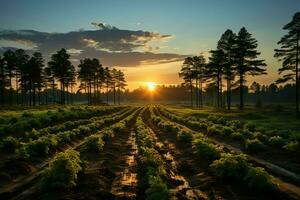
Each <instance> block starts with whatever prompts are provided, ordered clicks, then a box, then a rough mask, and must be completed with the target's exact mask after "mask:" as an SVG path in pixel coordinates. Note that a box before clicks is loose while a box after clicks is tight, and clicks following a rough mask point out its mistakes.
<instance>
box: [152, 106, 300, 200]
mask: <svg viewBox="0 0 300 200" xmlns="http://www.w3.org/2000/svg"><path fill="white" fill-rule="evenodd" d="M155 113H156V114H157V115H159V116H160V117H163V118H164V119H166V120H170V121H172V120H171V119H169V118H167V117H166V116H165V115H163V114H162V113H161V112H159V111H158V110H157V109H155ZM172 122H173V123H176V124H178V125H179V126H182V127H184V128H186V129H188V130H191V131H194V130H192V129H190V128H189V127H187V126H185V125H183V124H181V123H178V122H174V121H172ZM210 139H211V140H212V142H213V143H215V144H219V145H221V146H224V147H225V148H227V149H228V150H230V151H234V152H237V153H244V152H243V151H242V150H240V149H239V148H236V147H233V146H231V145H230V144H227V143H224V142H221V141H218V140H216V139H214V138H211V137H210ZM247 156H248V159H249V161H251V162H252V163H253V164H255V165H259V166H262V167H264V168H266V170H267V171H268V172H269V173H272V174H273V176H275V177H274V178H275V181H276V182H277V183H278V184H279V189H280V190H281V191H282V192H284V193H286V194H288V195H290V196H291V197H292V198H295V199H300V188H299V187H298V186H297V185H294V184H293V183H290V182H286V181H285V180H286V178H289V179H292V180H293V181H298V178H299V177H298V176H297V175H296V174H294V173H293V172H290V171H288V170H285V169H283V168H281V167H279V166H277V165H274V164H272V163H269V162H267V161H264V160H262V159H259V158H256V157H254V156H251V155H248V154H247ZM276 175H277V176H276ZM278 175H279V176H280V177H278ZM281 177H284V180H283V179H282V178H281Z"/></svg>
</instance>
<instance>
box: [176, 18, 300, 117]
mask: <svg viewBox="0 0 300 200" xmlns="http://www.w3.org/2000/svg"><path fill="white" fill-rule="evenodd" d="M283 29H284V30H287V31H288V33H287V34H286V35H284V36H283V37H282V38H281V40H280V41H279V42H278V44H279V45H281V48H280V49H275V55H274V57H276V58H278V60H279V61H281V62H282V67H281V68H280V69H279V70H278V72H279V74H280V75H281V77H280V78H279V79H278V80H277V81H276V84H282V83H292V84H295V87H294V88H295V90H294V96H295V98H293V99H295V101H296V111H297V116H298V117H299V103H298V102H299V100H298V99H299V72H298V64H299V40H300V13H296V14H295V15H294V17H293V19H292V21H291V22H290V23H288V24H287V25H285V26H284V27H283ZM257 47H258V44H257V40H256V39H255V38H254V37H253V36H252V34H250V33H249V32H248V31H247V30H246V28H245V27H243V28H241V29H240V31H239V32H238V33H237V34H236V33H234V32H233V31H232V30H229V29H228V30H226V31H225V32H224V33H223V34H222V36H221V38H220V40H219V41H218V43H217V48H216V49H215V50H211V51H210V57H209V59H208V61H206V60H205V58H204V56H203V55H200V56H194V57H187V58H186V59H185V60H184V63H183V66H182V68H181V71H180V73H179V76H180V77H182V78H183V80H184V85H185V86H186V87H187V88H189V92H190V102H191V106H197V107H201V106H202V105H203V93H204V91H205V90H209V89H210V88H216V94H217V107H224V106H226V108H227V109H228V110H230V109H231V104H232V92H233V91H237V90H238V93H239V108H240V109H241V110H243V109H244V97H245V92H246V91H245V90H246V88H247V87H245V84H246V78H247V76H257V75H262V74H266V64H265V61H264V60H263V59H259V55H260V52H259V51H258V50H257ZM223 90H224V91H223ZM224 92H225V94H224ZM224 95H225V97H224ZM194 96H195V98H194Z"/></svg>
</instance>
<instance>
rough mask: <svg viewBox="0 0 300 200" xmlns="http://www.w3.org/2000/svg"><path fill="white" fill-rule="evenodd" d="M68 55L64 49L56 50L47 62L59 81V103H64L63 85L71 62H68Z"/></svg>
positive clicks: (68, 73)
mask: <svg viewBox="0 0 300 200" xmlns="http://www.w3.org/2000/svg"><path fill="white" fill-rule="evenodd" d="M69 59H70V55H69V54H68V53H67V51H66V50H65V49H61V50H59V51H57V52H56V53H55V54H53V55H52V56H51V60H50V61H49V62H48V65H49V67H51V70H52V71H53V75H54V77H55V78H56V79H58V81H59V82H60V90H61V100H60V103H61V104H65V87H66V82H67V79H68V76H69V75H70V71H71V70H72V64H71V62H70V60H69Z"/></svg>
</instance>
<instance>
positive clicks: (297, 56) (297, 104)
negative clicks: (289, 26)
mask: <svg viewBox="0 0 300 200" xmlns="http://www.w3.org/2000/svg"><path fill="white" fill-rule="evenodd" d="M298 64H299V34H297V50H296V112H297V119H299V76H298V73H299V72H298V70H299V69H298Z"/></svg>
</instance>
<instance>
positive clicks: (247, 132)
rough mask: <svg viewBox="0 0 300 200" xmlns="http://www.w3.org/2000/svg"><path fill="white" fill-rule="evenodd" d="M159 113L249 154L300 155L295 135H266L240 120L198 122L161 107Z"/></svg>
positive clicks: (221, 119) (221, 118) (264, 132)
mask: <svg viewBox="0 0 300 200" xmlns="http://www.w3.org/2000/svg"><path fill="white" fill-rule="evenodd" d="M159 111H160V112H161V113H162V114H163V115H165V116H167V117H168V118H170V119H172V120H174V121H176V122H178V123H182V124H185V125H187V126H189V127H191V128H193V129H195V130H201V131H203V132H204V133H207V134H208V135H212V136H220V137H225V138H229V139H231V140H234V141H236V142H240V143H241V144H242V145H243V146H244V148H245V149H246V150H247V151H248V152H249V153H258V152H260V151H264V150H267V149H268V148H267V147H271V148H277V149H282V150H284V151H286V152H289V153H291V154H294V155H299V154H300V143H299V142H300V137H296V135H294V134H276V132H272V133H266V130H264V129H262V128H257V127H256V126H255V124H253V123H250V122H249V123H242V122H241V121H239V120H228V119H225V118H223V117H218V116H215V115H209V116H208V117H207V119H201V120H196V119H195V118H194V117H181V116H179V115H177V114H174V113H172V112H170V111H169V110H167V109H165V108H161V107H160V108H159Z"/></svg>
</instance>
